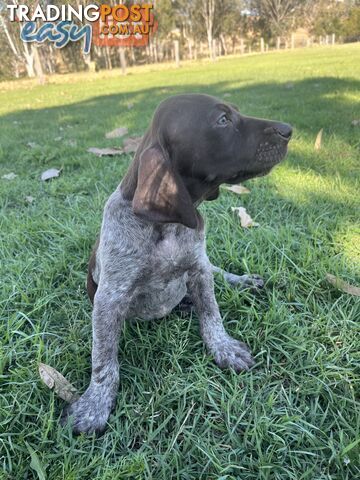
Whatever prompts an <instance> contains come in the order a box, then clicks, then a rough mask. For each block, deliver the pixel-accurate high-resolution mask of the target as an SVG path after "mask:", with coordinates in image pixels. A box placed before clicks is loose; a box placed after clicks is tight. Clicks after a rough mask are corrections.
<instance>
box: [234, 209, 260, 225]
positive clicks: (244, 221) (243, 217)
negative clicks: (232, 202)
mask: <svg viewBox="0 0 360 480" xmlns="http://www.w3.org/2000/svg"><path fill="white" fill-rule="evenodd" d="M231 210H232V211H233V212H236V213H237V214H238V216H239V217H240V221H241V226H242V227H243V228H249V227H258V226H259V224H258V223H256V222H254V220H253V219H252V218H251V217H250V215H249V214H248V213H247V212H246V208H244V207H231Z"/></svg>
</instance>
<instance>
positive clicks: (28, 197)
mask: <svg viewBox="0 0 360 480" xmlns="http://www.w3.org/2000/svg"><path fill="white" fill-rule="evenodd" d="M25 200H26V201H27V202H28V203H33V201H34V200H35V199H34V197H32V196H31V195H28V196H27V197H25Z"/></svg>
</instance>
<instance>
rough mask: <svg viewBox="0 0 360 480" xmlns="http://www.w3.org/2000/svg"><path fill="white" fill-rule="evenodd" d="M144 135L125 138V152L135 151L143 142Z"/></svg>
mask: <svg viewBox="0 0 360 480" xmlns="http://www.w3.org/2000/svg"><path fill="white" fill-rule="evenodd" d="M141 140H142V137H129V138H125V140H124V152H125V153H135V152H136V150H137V149H138V147H139V145H140V143H141Z"/></svg>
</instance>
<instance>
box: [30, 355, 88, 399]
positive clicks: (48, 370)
mask: <svg viewBox="0 0 360 480" xmlns="http://www.w3.org/2000/svg"><path fill="white" fill-rule="evenodd" d="M39 374H40V378H41V380H42V381H43V382H44V383H45V385H47V386H48V387H49V388H50V390H54V392H55V393H56V395H58V396H59V397H60V398H62V399H63V400H65V402H69V403H72V402H74V401H75V400H77V399H78V398H79V395H78V393H77V391H76V388H75V387H74V386H73V385H71V383H70V382H69V381H68V380H66V378H65V377H64V376H63V375H61V373H59V372H58V371H57V370H55V368H53V367H50V366H49V365H46V364H45V363H39Z"/></svg>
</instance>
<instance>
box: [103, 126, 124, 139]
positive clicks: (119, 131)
mask: <svg viewBox="0 0 360 480" xmlns="http://www.w3.org/2000/svg"><path fill="white" fill-rule="evenodd" d="M127 133H128V129H127V128H126V127H119V128H115V130H112V131H111V132H108V133H107V134H106V135H105V137H106V138H119V137H123V136H124V135H126V134H127Z"/></svg>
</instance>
